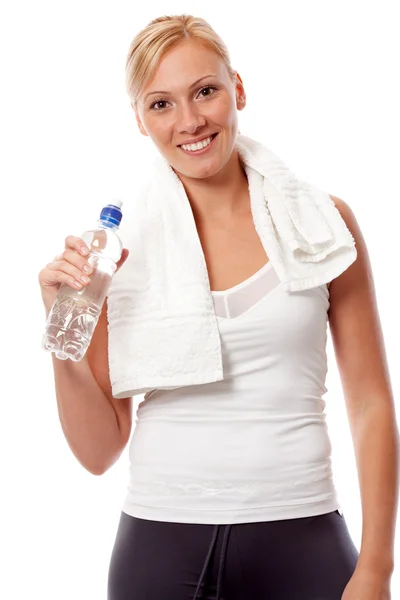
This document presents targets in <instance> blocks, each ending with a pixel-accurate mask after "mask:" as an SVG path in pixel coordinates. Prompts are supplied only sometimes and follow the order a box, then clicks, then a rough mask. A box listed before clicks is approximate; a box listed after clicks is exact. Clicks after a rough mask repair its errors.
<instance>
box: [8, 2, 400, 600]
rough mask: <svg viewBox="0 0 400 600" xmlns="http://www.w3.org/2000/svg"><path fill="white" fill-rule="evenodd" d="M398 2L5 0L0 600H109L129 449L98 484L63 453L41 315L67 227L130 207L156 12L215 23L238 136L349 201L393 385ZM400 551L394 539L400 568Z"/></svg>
mask: <svg viewBox="0 0 400 600" xmlns="http://www.w3.org/2000/svg"><path fill="white" fill-rule="evenodd" d="M234 6H236V8H235V7H234ZM397 8H398V3H397V2H395V1H393V2H388V1H386V2H385V1H382V0H381V1H380V2H379V3H378V2H357V1H351V0H346V1H345V2H344V1H338V0H335V2H328V1H321V0H319V1H306V0H303V1H302V2H297V1H292V2H289V1H287V0H286V1H285V0H279V1H270V2H258V0H254V1H251V0H246V2H242V3H238V4H237V5H233V4H232V3H229V4H228V3H227V4H225V3H217V2H215V0H213V1H211V2H208V1H205V0H201V1H198V2H195V1H192V2H191V1H190V0H185V1H184V2H174V1H168V2H167V1H164V2H159V1H158V0H153V1H152V2H145V3H138V2H133V1H131V2H127V1H122V0H113V2H111V1H109V2H104V1H99V0H97V1H96V2H94V1H88V0H79V1H77V0H70V1H69V2H68V3H64V2H54V1H52V2H50V1H47V2H44V1H43V0H37V1H36V2H28V1H20V2H18V1H14V2H13V3H11V2H8V3H4V4H3V5H2V8H1V14H0V23H1V24H0V60H1V81H2V90H3V91H2V94H1V111H0V119H1V122H0V130H1V136H0V137H1V142H0V143H1V158H2V161H1V163H2V169H1V171H2V174H1V178H0V186H1V190H0V193H1V196H0V197H1V212H2V215H1V216H2V222H3V226H2V244H4V246H3V251H2V253H3V258H4V263H3V281H2V351H3V352H2V362H1V364H2V366H3V369H2V394H1V396H2V418H1V431H0V440H1V461H2V462H1V479H2V482H1V488H2V494H1V513H0V518H1V523H0V530H1V535H0V538H1V542H0V544H1V554H2V559H1V571H2V576H1V579H0V596H1V597H2V598H7V600H17V599H18V600H20V599H22V598H33V597H34V598H40V599H41V600H54V599H57V600H71V599H72V598H73V599H74V600H92V599H93V600H105V599H106V583H107V572H108V566H109V559H110V555H111V551H112V547H113V543H114V539H115V534H116V528H117V524H118V521H119V517H120V510H121V505H122V502H123V499H124V496H125V493H126V488H127V485H128V469H129V463H128V450H127V449H126V450H125V451H124V454H123V455H122V456H121V458H120V460H119V461H118V463H117V464H116V465H114V467H113V468H112V469H111V470H110V471H108V472H107V473H106V474H105V475H103V476H102V477H95V476H93V475H91V474H90V473H88V472H86V471H85V470H84V469H83V467H82V466H81V465H80V464H79V462H78V461H77V460H76V458H75V457H74V455H73V454H72V452H71V450H70V449H69V446H68V444H67V442H66V440H65V438H64V436H63V433H62V430H61V426H60V423H59V419H58V413H57V406H56V398H55V393H54V380H53V370H52V361H51V356H50V354H48V353H47V352H45V351H44V350H42V349H41V338H42V334H43V329H44V325H45V311H44V307H43V305H42V302H41V295H40V290H39V285H38V280H37V277H38V273H39V271H40V269H41V268H43V267H44V266H45V265H46V264H47V262H49V261H50V260H51V259H52V257H53V256H54V255H55V254H58V253H59V252H61V251H62V250H63V249H64V239H65V237H66V236H67V235H69V234H74V235H81V234H82V233H83V231H85V230H86V229H90V228H91V227H92V226H94V225H95V223H96V221H97V219H98V217H99V214H100V210H101V208H102V206H103V205H104V204H107V203H108V202H109V201H110V200H111V199H113V198H121V199H122V200H123V201H124V203H126V204H128V203H129V200H130V198H131V197H132V196H133V194H134V190H135V189H136V187H137V185H138V183H139V182H140V179H141V178H143V177H145V175H146V168H147V165H148V163H149V161H148V159H149V158H150V157H151V156H152V155H153V149H152V148H151V141H150V140H149V138H145V137H143V136H141V135H140V134H139V132H138V130H137V126H136V122H135V120H134V114H133V111H132V109H131V107H130V104H129V100H128V96H127V95H126V92H125V88H124V68H125V59H126V54H127V52H128V48H129V44H130V41H131V39H132V38H133V36H134V35H135V34H136V33H137V32H138V31H139V30H140V29H141V28H142V27H144V26H145V25H146V24H147V23H148V22H149V21H150V20H151V19H153V18H155V17H158V16H161V15H163V14H181V13H183V12H186V13H190V14H194V15H196V16H201V17H203V18H205V19H206V20H208V21H209V22H210V24H211V25H212V26H213V27H214V29H216V31H217V32H218V33H219V34H220V35H221V36H222V38H223V39H224V40H225V42H226V43H227V45H228V48H229V49H230V53H231V59H232V64H233V66H234V68H236V69H237V70H238V71H239V73H240V74H241V76H242V79H243V82H244V85H245V89H246V92H247V107H246V108H245V110H244V111H243V112H241V113H240V114H239V123H240V130H241V132H242V133H244V134H247V135H250V136H254V137H256V138H258V139H259V140H260V141H262V142H263V143H265V144H266V145H267V146H268V147H269V148H270V149H271V150H273V151H274V152H275V153H276V154H277V155H278V156H280V157H281V158H282V159H283V160H284V161H285V162H286V164H288V166H289V167H290V168H291V169H292V170H293V171H294V172H296V173H297V174H298V175H299V176H300V177H301V178H302V179H304V180H308V181H310V182H313V183H314V184H316V185H318V186H319V187H321V188H322V189H324V190H325V191H326V192H328V193H330V194H333V195H336V196H339V197H340V198H343V199H344V200H345V201H346V202H347V203H348V204H349V205H350V206H351V208H352V209H353V211H354V213H355V215H356V217H357V220H358V222H359V224H360V226H361V229H362V232H363V234H364V237H365V239H366V242H367V245H368V249H369V253H370V258H371V262H372V267H373V273H374V280H375V285H376V293H377V299H378V306H379V311H380V316H381V322H382V327H383V331H384V336H385V343H386V350H387V354H388V360H389V367H390V371H391V377H392V385H393V390H394V393H395V396H396V395H397V390H398V388H399V375H398V371H396V366H397V365H396V359H398V343H399V312H398V299H397V290H398V281H397V276H398V271H399V269H398V264H397V263H398V254H397V252H398V237H399V230H398V214H399V211H398V205H399V201H400V193H399V184H398V174H399V159H400V152H399V134H400V122H399V106H400V95H399V89H400V88H399V87H398V74H399V70H398V69H399V66H398V57H399V56H400V38H399V35H398V20H396V18H395V14H396V9H397ZM328 351H329V357H328V358H329V372H328V379H327V387H328V390H329V391H328V393H327V394H326V396H325V397H324V398H325V400H326V402H327V407H326V410H327V415H328V426H329V430H330V435H331V440H332V445H333V468H334V473H335V482H336V485H337V489H338V493H339V498H340V501H341V504H342V507H343V510H344V513H345V517H346V521H347V524H348V527H349V530H350V532H351V535H352V537H353V539H354V542H355V544H356V546H357V548H359V545H360V540H361V504H360V497H359V489H358V482H357V472H356V467H355V460H354V454H353V447H352V440H351V436H350V430H349V426H348V422H347V416H346V411H345V405H344V399H343V394H342V389H341V385H340V379H339V373H338V370H337V366H336V363H335V358H334V354H333V350H332V345H331V339H330V338H329V345H328ZM139 399H140V400H142V399H143V397H142V396H140V397H136V399H135V400H136V403H135V408H136V406H137V402H138V400H139ZM399 547H400V546H399V540H397V544H396V553H395V559H396V561H397V563H399V562H400V551H399ZM399 568H400V567H399V565H396V571H395V573H394V575H393V578H392V594H393V599H394V598H397V597H398V596H399V591H400V578H399V572H398V571H399Z"/></svg>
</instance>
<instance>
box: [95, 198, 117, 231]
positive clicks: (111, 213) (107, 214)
mask: <svg viewBox="0 0 400 600" xmlns="http://www.w3.org/2000/svg"><path fill="white" fill-rule="evenodd" d="M121 206H122V200H113V201H112V202H111V203H110V204H107V206H105V207H104V208H103V209H102V211H101V213H100V220H101V221H103V222H105V223H112V224H113V225H116V226H117V227H119V225H120V223H121V219H122V212H121Z"/></svg>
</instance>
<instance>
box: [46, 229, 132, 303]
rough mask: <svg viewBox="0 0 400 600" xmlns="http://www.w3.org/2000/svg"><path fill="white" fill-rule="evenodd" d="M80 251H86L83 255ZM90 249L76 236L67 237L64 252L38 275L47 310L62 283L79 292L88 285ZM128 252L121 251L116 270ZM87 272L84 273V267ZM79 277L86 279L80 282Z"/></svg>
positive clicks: (90, 271)
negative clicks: (86, 268)
mask: <svg viewBox="0 0 400 600" xmlns="http://www.w3.org/2000/svg"><path fill="white" fill-rule="evenodd" d="M82 249H85V250H86V251H87V254H86V255H85V254H84V253H83V252H82ZM89 252H90V249H89V248H88V246H87V245H86V244H85V242H84V241H83V240H82V239H81V238H79V237H76V236H73V235H69V236H67V237H66V238H65V250H64V252H63V253H62V254H59V255H58V256H55V257H54V258H53V260H52V262H49V263H48V264H47V265H46V266H45V268H44V269H42V270H41V271H40V273H39V285H40V289H41V292H42V299H43V303H44V305H45V307H46V309H47V310H50V309H51V307H52V306H53V303H54V300H55V299H56V296H57V294H58V290H59V289H60V285H61V284H62V283H66V284H67V285H69V286H71V287H72V288H74V289H75V290H81V289H83V288H84V287H85V286H87V285H88V284H89V283H90V275H91V273H92V272H93V267H92V266H91V265H90V264H89V263H88V261H87V258H88V256H89ZM128 255H129V250H127V249H126V248H124V249H123V250H122V254H121V258H120V259H119V261H118V262H117V269H116V272H117V271H118V269H119V268H120V267H121V266H122V265H123V264H124V262H125V260H126V259H127V258H128ZM85 265H86V266H87V267H88V269H89V270H88V272H85V271H84V266H85ZM81 277H86V278H87V280H86V281H82V280H81Z"/></svg>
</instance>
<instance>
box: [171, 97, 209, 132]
mask: <svg viewBox="0 0 400 600" xmlns="http://www.w3.org/2000/svg"><path fill="white" fill-rule="evenodd" d="M205 123H206V119H205V117H204V116H202V115H201V114H200V112H199V110H198V109H197V108H196V107H194V106H193V105H191V104H187V105H185V106H182V107H181V108H180V110H179V113H178V122H177V127H178V130H179V133H191V134H193V133H194V132H195V131H196V130H197V129H198V128H199V127H201V126H202V125H205Z"/></svg>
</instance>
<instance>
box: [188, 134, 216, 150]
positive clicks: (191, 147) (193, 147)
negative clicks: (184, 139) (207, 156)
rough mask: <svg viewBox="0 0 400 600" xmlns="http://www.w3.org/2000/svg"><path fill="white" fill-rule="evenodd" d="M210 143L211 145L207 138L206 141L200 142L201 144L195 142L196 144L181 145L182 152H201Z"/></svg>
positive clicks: (209, 139)
mask: <svg viewBox="0 0 400 600" xmlns="http://www.w3.org/2000/svg"><path fill="white" fill-rule="evenodd" d="M210 143H211V138H210V137H208V138H207V139H205V140H202V141H201V142H197V144H182V148H183V149H184V150H189V151H191V152H194V151H196V150H201V149H202V148H205V147H206V146H208V145H209V144H210Z"/></svg>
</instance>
